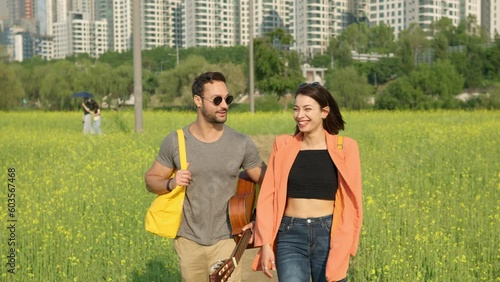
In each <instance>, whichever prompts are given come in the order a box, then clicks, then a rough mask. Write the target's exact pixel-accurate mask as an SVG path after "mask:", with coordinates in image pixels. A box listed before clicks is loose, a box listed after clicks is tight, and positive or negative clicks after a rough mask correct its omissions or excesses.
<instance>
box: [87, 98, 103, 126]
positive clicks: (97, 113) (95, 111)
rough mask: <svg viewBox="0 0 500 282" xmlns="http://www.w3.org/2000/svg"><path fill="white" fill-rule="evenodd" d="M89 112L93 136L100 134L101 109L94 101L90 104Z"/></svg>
mask: <svg viewBox="0 0 500 282" xmlns="http://www.w3.org/2000/svg"><path fill="white" fill-rule="evenodd" d="M90 110H91V115H92V117H93V120H94V121H93V123H92V131H93V132H92V133H94V134H102V130H101V121H102V118H101V109H100V107H99V104H97V102H96V101H95V100H91V102H90Z"/></svg>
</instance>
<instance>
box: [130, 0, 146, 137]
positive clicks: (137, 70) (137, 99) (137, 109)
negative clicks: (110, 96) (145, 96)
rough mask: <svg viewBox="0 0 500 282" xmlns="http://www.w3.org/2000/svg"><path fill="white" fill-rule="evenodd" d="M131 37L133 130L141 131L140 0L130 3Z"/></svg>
mask: <svg viewBox="0 0 500 282" xmlns="http://www.w3.org/2000/svg"><path fill="white" fill-rule="evenodd" d="M132 5H133V6H132V8H133V9H132V10H133V11H132V20H133V38H134V52H133V56H134V114H135V132H136V133H141V132H143V127H142V57H141V1H140V0H133V4H132Z"/></svg>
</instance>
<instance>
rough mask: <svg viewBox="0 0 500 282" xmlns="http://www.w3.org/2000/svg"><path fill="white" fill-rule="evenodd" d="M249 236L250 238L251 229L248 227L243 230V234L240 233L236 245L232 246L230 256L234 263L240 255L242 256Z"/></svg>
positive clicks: (239, 258)
mask: <svg viewBox="0 0 500 282" xmlns="http://www.w3.org/2000/svg"><path fill="white" fill-rule="evenodd" d="M250 238H252V231H251V230H250V229H247V230H245V232H243V235H241V239H240V240H239V241H238V244H236V247H234V250H233V253H232V254H231V258H232V259H233V260H234V263H235V264H236V265H237V264H238V263H239V262H240V260H241V257H242V256H243V252H245V250H246V248H247V246H248V241H250Z"/></svg>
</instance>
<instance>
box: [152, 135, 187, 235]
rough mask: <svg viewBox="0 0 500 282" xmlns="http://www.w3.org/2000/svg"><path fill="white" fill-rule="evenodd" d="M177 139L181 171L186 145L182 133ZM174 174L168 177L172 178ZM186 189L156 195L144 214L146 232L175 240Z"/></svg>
mask: <svg viewBox="0 0 500 282" xmlns="http://www.w3.org/2000/svg"><path fill="white" fill-rule="evenodd" d="M177 137H178V138H179V158H180V161H181V169H187V160H186V144H185V143H184V132H183V131H182V129H178V130H177ZM174 176H175V172H174V173H173V174H172V175H171V176H170V178H173V177H174ZM185 195H186V187H184V186H177V187H175V189H173V190H172V191H171V192H170V193H166V194H163V195H158V197H156V199H154V201H153V203H152V204H151V206H150V207H149V209H148V212H147V213H146V230H147V231H149V232H151V233H154V234H156V235H159V236H163V237H167V238H175V236H176V235H177V231H179V227H180V225H181V220H182V205H183V203H184V196H185Z"/></svg>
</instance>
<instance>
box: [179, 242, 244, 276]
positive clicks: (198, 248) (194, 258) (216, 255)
mask: <svg viewBox="0 0 500 282" xmlns="http://www.w3.org/2000/svg"><path fill="white" fill-rule="evenodd" d="M235 246H236V243H235V242H234V240H233V239H226V240H221V241H219V242H217V243H216V244H214V245H211V246H203V245H199V244H197V243H195V242H193V241H191V240H189V239H186V238H183V237H177V238H176V239H175V240H174V248H175V252H176V253H177V256H178V257H179V266H180V268H181V276H182V281H183V282H204V281H209V280H208V279H209V276H210V272H211V270H210V268H211V267H212V266H213V265H214V264H216V263H217V262H218V261H220V260H226V259H228V258H229V256H230V255H231V253H232V252H233V250H234V247H235ZM240 281H241V266H238V267H236V269H235V270H234V272H233V273H232V274H231V277H230V278H229V280H228V282H240Z"/></svg>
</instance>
